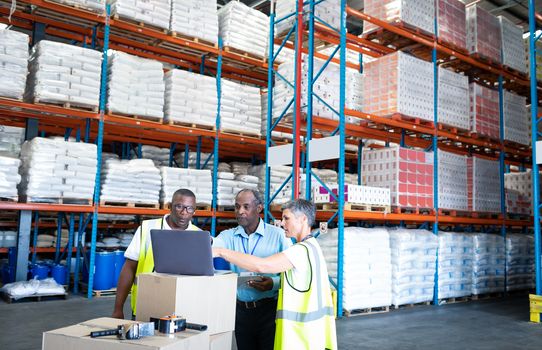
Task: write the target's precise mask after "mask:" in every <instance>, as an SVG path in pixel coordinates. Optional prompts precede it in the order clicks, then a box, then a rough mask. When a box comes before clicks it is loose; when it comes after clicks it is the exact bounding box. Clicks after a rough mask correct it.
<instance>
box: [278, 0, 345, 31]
mask: <svg viewBox="0 0 542 350" xmlns="http://www.w3.org/2000/svg"><path fill="white" fill-rule="evenodd" d="M296 5H297V1H296V0H277V1H276V3H275V18H276V19H280V18H284V17H286V16H288V15H290V14H292V13H295V11H296ZM303 9H304V11H307V12H305V15H304V18H303V19H304V20H305V21H308V16H309V15H308V11H309V10H310V6H309V5H308V4H307V5H305V6H304V8H303ZM314 16H316V17H318V18H319V19H320V20H322V21H324V22H325V23H327V24H328V25H329V26H331V27H332V28H335V29H337V30H339V28H340V26H341V2H340V0H327V1H321V2H316V3H315V5H314ZM295 22H296V17H295V16H290V17H288V18H286V19H285V20H283V21H281V22H279V23H277V25H276V27H275V36H278V35H282V34H287V33H288V31H289V30H290V29H291V28H292V27H293V26H294V24H295ZM293 35H295V32H294V34H293Z"/></svg>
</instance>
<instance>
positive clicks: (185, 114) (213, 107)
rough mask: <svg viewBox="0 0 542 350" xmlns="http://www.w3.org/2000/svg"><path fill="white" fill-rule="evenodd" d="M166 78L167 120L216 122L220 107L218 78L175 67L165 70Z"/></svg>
mask: <svg viewBox="0 0 542 350" xmlns="http://www.w3.org/2000/svg"><path fill="white" fill-rule="evenodd" d="M164 80H165V82H166V98H165V102H164V118H165V121H166V122H168V123H174V122H182V123H193V124H198V125H205V126H215V125H216V113H217V111H218V98H217V92H216V78H214V77H209V76H206V75H202V74H196V73H191V72H187V71H184V70H178V69H172V70H170V71H169V72H167V73H166V74H165V78H164Z"/></svg>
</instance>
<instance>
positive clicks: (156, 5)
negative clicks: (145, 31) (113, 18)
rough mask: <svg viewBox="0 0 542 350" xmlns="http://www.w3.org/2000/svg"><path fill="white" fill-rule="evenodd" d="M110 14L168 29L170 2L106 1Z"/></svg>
mask: <svg viewBox="0 0 542 350" xmlns="http://www.w3.org/2000/svg"><path fill="white" fill-rule="evenodd" d="M108 3H110V4H111V14H112V15H117V16H118V17H120V18H121V19H129V20H131V21H134V22H137V23H142V24H150V25H152V26H155V27H158V28H163V29H169V21H170V16H171V3H170V0H108Z"/></svg>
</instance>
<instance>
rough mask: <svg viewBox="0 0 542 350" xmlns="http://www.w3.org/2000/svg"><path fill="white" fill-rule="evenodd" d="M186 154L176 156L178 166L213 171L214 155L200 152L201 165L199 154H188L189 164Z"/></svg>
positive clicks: (180, 153) (181, 153)
mask: <svg viewBox="0 0 542 350" xmlns="http://www.w3.org/2000/svg"><path fill="white" fill-rule="evenodd" d="M184 154H185V153H184V152H179V153H177V154H176V155H175V161H176V162H177V164H178V166H180V167H182V168H190V169H213V164H214V159H215V156H214V154H213V155H211V153H205V152H200V158H199V164H198V154H197V152H189V153H188V164H186V163H185V156H184ZM209 156H210V158H209ZM205 162H207V163H205Z"/></svg>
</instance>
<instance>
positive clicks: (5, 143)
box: [0, 125, 25, 158]
mask: <svg viewBox="0 0 542 350" xmlns="http://www.w3.org/2000/svg"><path fill="white" fill-rule="evenodd" d="M24 132H25V129H24V128H18V127H16V126H6V125H0V155H4V156H11V157H15V158H18V157H19V153H21V144H22V143H23V142H24Z"/></svg>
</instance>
